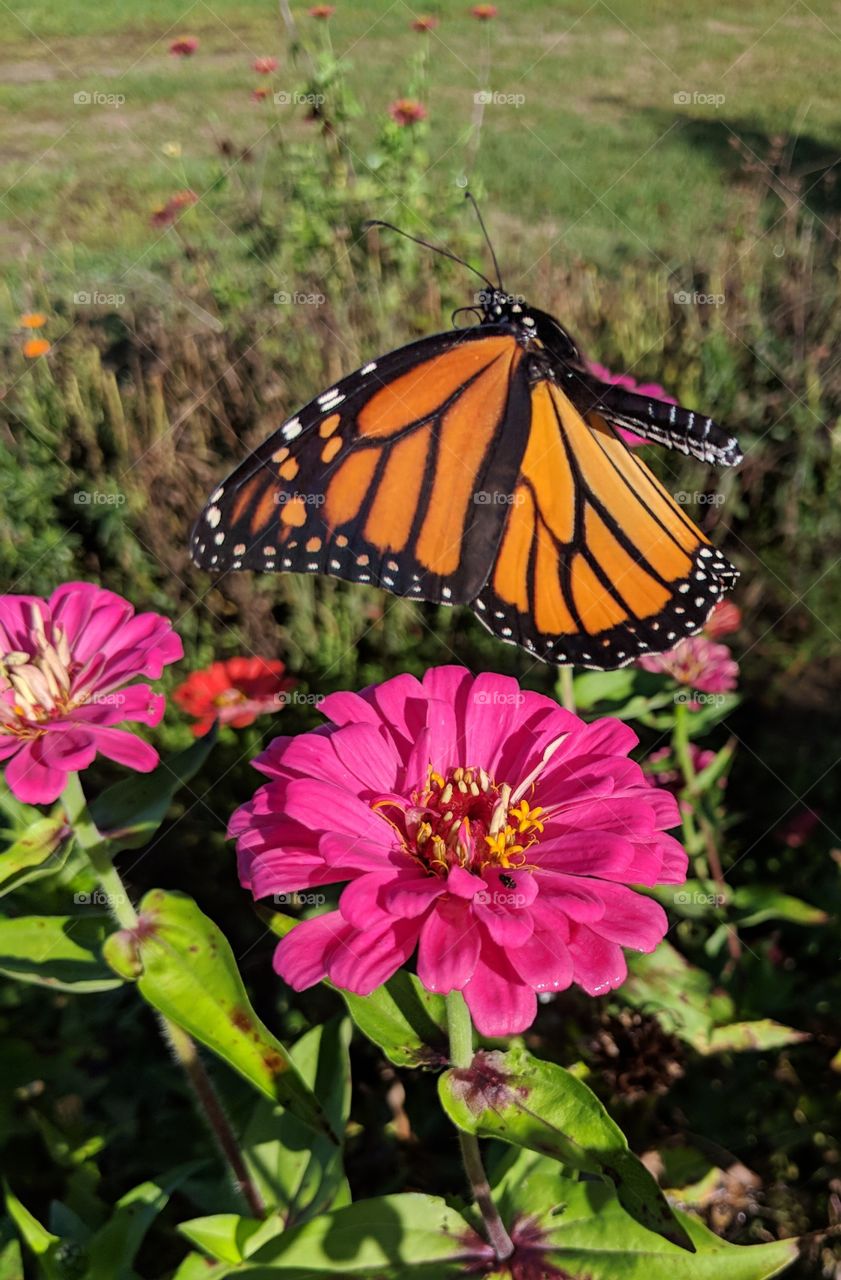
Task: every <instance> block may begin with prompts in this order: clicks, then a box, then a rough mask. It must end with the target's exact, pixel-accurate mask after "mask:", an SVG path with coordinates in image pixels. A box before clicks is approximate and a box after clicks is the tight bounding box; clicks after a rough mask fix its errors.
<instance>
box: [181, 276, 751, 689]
mask: <svg viewBox="0 0 841 1280" xmlns="http://www.w3.org/2000/svg"><path fill="white" fill-rule="evenodd" d="M478 305H479V308H480V311H481V320H480V322H479V323H478V324H477V325H475V326H473V327H472V328H468V329H458V330H452V331H449V332H446V333H442V334H438V335H435V336H434V337H430V338H423V339H421V340H420V341H418V342H414V343H411V344H410V345H409V346H406V347H402V348H400V349H398V350H397V351H393V352H391V353H390V354H388V355H387V356H385V357H383V358H381V359H380V360H376V361H371V362H369V363H368V364H367V365H364V366H363V367H362V368H361V369H360V370H358V371H357V372H356V373H353V374H351V375H350V376H349V377H347V378H345V379H343V380H341V381H340V382H338V383H337V384H336V385H335V386H334V387H331V388H330V389H329V390H328V391H326V392H324V393H322V394H321V395H320V396H318V397H317V398H316V399H315V400H313V401H311V402H310V403H309V404H308V405H307V406H306V407H305V408H304V409H303V410H301V412H300V413H299V414H297V415H296V416H295V417H293V418H290V419H289V420H288V421H287V422H285V423H283V424H282V426H281V427H280V428H279V429H278V431H276V432H275V433H274V435H272V436H271V437H270V438H269V439H268V440H267V441H265V442H264V443H263V444H262V445H261V446H260V447H259V448H258V449H257V450H255V451H254V453H252V454H251V455H250V457H249V458H247V459H246V460H245V461H244V462H243V463H241V464H240V466H239V467H238V468H237V469H236V470H235V471H234V473H233V474H232V475H231V476H230V477H229V478H228V479H227V480H226V481H225V482H224V483H223V484H222V485H220V486H219V488H218V489H217V490H216V491H215V492H214V494H213V495H212V496H211V498H210V500H209V502H208V504H207V506H206V508H205V510H204V512H203V513H202V515H201V516H200V518H199V520H198V522H197V524H196V527H195V530H194V532H193V540H192V554H193V557H194V559H195V560H196V562H197V563H198V564H200V565H202V566H203V567H206V568H208V569H210V570H211V571H212V572H215V573H217V574H221V573H223V572H225V571H227V570H229V569H234V570H237V569H257V570H262V571H268V572H306V573H323V574H328V575H331V576H334V577H339V578H344V579H346V580H349V581H352V582H362V583H370V584H373V585H376V586H379V587H382V588H384V589H385V590H388V591H390V592H392V593H393V594H395V595H400V596H408V597H409V598H413V599H417V600H427V601H433V602H437V603H443V604H466V605H469V606H470V607H471V608H472V609H473V610H474V612H475V613H476V614H477V616H478V617H479V618H480V619H481V621H482V622H483V623H484V624H485V625H486V626H487V627H488V628H489V630H491V631H492V632H493V633H494V634H496V635H497V636H499V637H500V638H501V639H502V640H505V641H508V642H511V643H519V644H521V645H522V646H523V647H524V648H526V649H527V650H528V651H529V652H531V653H532V654H534V655H535V656H536V657H538V658H541V659H543V660H545V661H550V662H556V663H568V662H570V663H576V664H580V665H584V666H591V667H595V668H598V669H605V668H610V667H617V666H622V665H624V664H625V663H627V662H630V661H632V660H633V659H634V658H635V657H637V656H638V655H639V654H641V653H644V652H652V651H655V652H657V651H660V650H663V649H667V648H670V647H671V646H672V645H673V644H675V643H677V641H678V640H679V639H681V638H682V637H683V636H685V635H689V634H692V633H693V632H694V631H697V630H698V629H699V628H700V627H701V626H702V625H703V623H704V621H705V620H706V618H707V616H708V615H709V612H710V610H711V609H712V607H713V606H714V604H715V603H716V601H717V600H718V599H719V598H720V597H721V595H722V594H723V592H724V591H725V590H727V589H729V588H730V586H732V584H733V581H734V580H735V577H736V573H735V570H734V569H733V568H732V567H731V566H730V565H729V564H728V563H727V562H726V561H725V560H724V558H723V557H722V556H721V555H720V553H719V552H717V551H716V550H715V549H714V548H712V547H711V546H710V545H709V543H708V541H707V539H706V537H705V536H704V534H702V533H701V532H700V531H699V530H698V529H696V527H695V526H694V525H693V524H692V522H691V521H690V520H689V519H688V518H687V517H686V515H685V514H684V512H683V511H682V509H681V508H680V506H679V505H678V504H677V503H676V502H675V501H674V499H673V498H672V496H671V495H670V494H668V493H667V492H666V491H665V490H664V489H663V487H662V485H660V483H659V481H657V480H656V478H655V477H654V476H653V474H652V473H651V472H650V471H649V469H648V468H647V467H646V466H645V464H644V463H643V462H642V461H641V460H640V459H639V458H638V457H637V456H636V455H635V454H634V453H633V452H632V451H631V450H629V449H628V447H627V446H626V445H625V443H624V442H623V440H622V439H621V438H620V436H619V435H618V433H617V430H616V428H622V427H626V426H627V427H629V428H630V429H632V430H633V431H634V432H636V433H638V434H640V435H642V436H643V437H644V438H645V439H646V440H651V441H653V442H656V443H662V444H666V445H667V446H669V447H672V448H677V449H680V450H681V451H682V452H685V453H691V454H693V456H696V457H699V458H701V459H703V460H704V461H707V462H718V463H723V464H725V465H731V464H732V463H734V462H737V461H738V460H739V458H740V455H739V453H738V446H737V444H736V442H735V440H733V438H732V437H730V436H728V435H727V434H726V433H725V432H724V431H723V430H722V428H720V427H718V426H717V425H716V424H715V423H714V422H712V420H711V419H709V418H704V417H702V416H701V415H696V414H694V413H692V412H691V411H688V410H685V409H682V408H680V407H679V406H675V405H667V404H664V403H663V402H661V401H656V400H650V399H648V398H646V397H642V396H638V395H634V394H632V393H629V392H627V391H624V390H622V389H621V388H618V387H614V386H612V385H609V384H607V383H604V382H602V381H600V380H599V379H598V378H596V377H595V376H594V375H593V374H592V373H591V372H590V371H589V370H588V368H587V365H586V362H585V361H584V360H583V358H582V356H581V354H580V352H579V350H578V347H577V346H576V344H575V342H574V341H573V339H572V338H571V337H570V335H569V334H568V333H567V332H566V330H565V329H564V328H563V327H562V326H561V325H560V324H559V323H558V322H557V321H556V320H555V319H554V318H553V317H552V316H550V315H548V314H547V313H546V312H542V311H539V310H538V309H536V308H532V307H529V306H528V305H527V304H526V303H525V302H524V301H523V300H522V299H520V298H516V297H511V296H509V295H507V294H505V293H504V292H503V291H502V290H499V289H492V288H488V289H487V290H485V291H483V292H482V293H481V294H480V295H479V299H478Z"/></svg>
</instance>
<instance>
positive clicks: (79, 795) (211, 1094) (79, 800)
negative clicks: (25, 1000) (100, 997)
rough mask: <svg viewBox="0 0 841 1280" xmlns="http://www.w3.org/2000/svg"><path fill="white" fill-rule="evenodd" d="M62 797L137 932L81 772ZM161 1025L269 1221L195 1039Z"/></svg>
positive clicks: (124, 921) (251, 1201) (110, 894)
mask: <svg viewBox="0 0 841 1280" xmlns="http://www.w3.org/2000/svg"><path fill="white" fill-rule="evenodd" d="M61 799H62V803H63V805H64V811H65V813H66V815H67V821H68V823H69V825H70V826H71V827H72V828H73V833H74V835H75V837H76V840H77V841H78V843H79V846H80V847H81V849H82V850H83V851H84V853H85V855H86V857H87V859H88V861H89V862H90V864H91V866H92V868H93V870H94V871H95V872H96V876H97V879H98V880H99V883H100V884H101V886H102V888H103V891H104V893H105V898H106V902H107V904H108V906H109V908H110V910H111V914H112V915H113V917H114V919H115V920H116V922H117V924H118V925H120V927H121V928H122V929H136V928H137V925H138V923H139V917H138V914H137V912H136V911H135V909H134V904H133V902H132V900H131V898H130V897H129V895H128V891H127V890H126V886H125V884H124V883H123V880H122V877H121V876H120V873H119V871H118V870H117V868H116V867H115V866H114V861H113V857H112V853H111V848H110V845H109V842H108V841H107V840H105V839H103V837H102V835H101V834H100V832H99V831H98V830H97V827H96V823H95V822H94V820H93V818H92V817H91V814H90V810H89V809H88V805H87V801H86V799H85V793H84V791H83V789H82V783H81V780H80V778H79V775H78V773H71V774H69V775H68V778H67V782H66V784H65V787H64V791H63V792H62V796H61ZM160 1023H161V1030H162V1033H163V1036H164V1039H165V1040H166V1042H167V1044H169V1046H170V1048H171V1049H172V1052H173V1054H174V1055H175V1057H176V1059H177V1060H178V1062H179V1063H180V1065H181V1066H182V1067H183V1069H184V1074H185V1075H186V1077H187V1080H188V1081H189V1084H190V1086H191V1088H192V1090H193V1094H194V1096H195V1098H196V1101H197V1103H198V1105H199V1108H200V1110H201V1111H202V1113H203V1115H204V1117H205V1120H206V1121H207V1124H208V1127H209V1128H210V1131H211V1133H212V1134H213V1136H214V1138H215V1139H216V1141H217V1143H218V1145H219V1149H220V1151H221V1152H222V1154H223V1156H224V1157H225V1159H226V1160H227V1162H228V1165H229V1166H230V1169H231V1172H232V1174H233V1176H234V1180H235V1182H236V1185H237V1187H238V1188H239V1190H240V1192H241V1193H242V1196H243V1198H244V1199H245V1202H246V1204H247V1205H248V1208H249V1211H250V1212H251V1213H253V1214H254V1216H255V1217H258V1218H262V1217H265V1212H266V1209H265V1205H264V1204H263V1201H262V1199H261V1198H260V1194H259V1192H258V1190H257V1188H256V1187H255V1185H254V1183H253V1182H252V1180H251V1178H250V1177H249V1174H248V1169H247V1167H246V1164H245V1160H244V1159H243V1155H242V1152H241V1151H240V1149H239V1144H238V1143H237V1140H236V1136H235V1135H234V1131H233V1129H232V1128H231V1126H230V1123H229V1121H228V1117H227V1115H226V1114H225V1108H224V1107H223V1106H222V1102H221V1100H220V1098H219V1095H218V1094H217V1092H216V1090H215V1089H214V1087H213V1084H212V1082H211V1079H210V1077H209V1075H208V1074H207V1072H206V1071H205V1069H204V1066H203V1065H202V1063H201V1060H200V1058H199V1055H198V1050H197V1049H196V1045H195V1041H194V1040H193V1039H192V1038H191V1037H190V1036H188V1035H187V1033H186V1031H182V1029H181V1028H180V1027H178V1026H176V1025H175V1023H174V1022H170V1020H169V1018H164V1017H161V1019H160Z"/></svg>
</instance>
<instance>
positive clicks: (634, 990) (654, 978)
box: [621, 942, 734, 1051]
mask: <svg viewBox="0 0 841 1280" xmlns="http://www.w3.org/2000/svg"><path fill="white" fill-rule="evenodd" d="M621 998H622V999H623V1000H624V1001H626V1002H627V1003H628V1004H630V1005H632V1006H633V1007H634V1008H636V1009H640V1010H641V1011H642V1012H643V1013H649V1014H653V1015H654V1016H655V1017H656V1018H657V1020H658V1021H659V1022H660V1024H661V1026H662V1027H663V1028H664V1029H665V1030H666V1031H668V1032H670V1033H671V1034H672V1035H676V1036H678V1037H679V1038H680V1039H681V1040H685V1041H686V1042H687V1043H688V1044H691V1045H692V1046H693V1047H694V1048H695V1049H698V1050H699V1051H703V1049H704V1047H705V1046H706V1045H707V1044H708V1043H709V1037H710V1035H711V1033H712V1029H713V1026H714V1024H715V1022H716V1021H726V1020H727V1019H729V1018H732V1016H733V1012H734V1008H733V1002H732V1001H731V1000H730V998H729V996H727V995H725V994H724V993H723V992H722V993H721V995H720V996H718V995H714V993H713V980H712V978H711V977H710V975H709V974H708V973H705V972H704V970H703V969H698V968H696V967H695V966H694V965H691V964H690V963H689V961H688V960H686V959H684V957H683V956H682V955H681V954H680V952H679V951H676V950H675V949H674V947H672V946H671V945H670V944H669V943H668V942H662V943H661V944H660V946H659V947H658V948H657V949H656V951H653V952H652V953H651V954H650V955H634V956H629V957H628V978H627V979H626V981H625V982H624V983H623V985H622V990H621Z"/></svg>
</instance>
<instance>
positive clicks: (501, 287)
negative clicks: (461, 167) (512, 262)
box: [464, 191, 505, 293]
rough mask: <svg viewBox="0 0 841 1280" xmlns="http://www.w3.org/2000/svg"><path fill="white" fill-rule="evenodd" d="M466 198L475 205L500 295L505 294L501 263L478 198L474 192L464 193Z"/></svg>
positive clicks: (475, 211)
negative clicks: (477, 200) (497, 257)
mask: <svg viewBox="0 0 841 1280" xmlns="http://www.w3.org/2000/svg"><path fill="white" fill-rule="evenodd" d="M464 198H465V200H469V201H470V203H471V204H472V205H473V211H474V213H475V214H476V217H477V218H478V219H479V226H480V227H481V228H482V235H483V236H484V237H485V244H486V245H487V246H488V249H489V250H490V254H491V260H492V262H493V264H494V271H495V272H496V280H497V284H498V286H499V291H500V293H504V292H505V286H504V285H503V283H502V272H501V271H500V269H499V263H498V262H497V260H496V254H495V253H494V247H493V245H492V244H491V238H490V236H489V235H488V228H487V227H486V226H485V220H484V218H483V217H482V213H481V210H480V209H479V205H478V204H477V202H476V197H475V196H474V194H473V192H472V191H465V193H464Z"/></svg>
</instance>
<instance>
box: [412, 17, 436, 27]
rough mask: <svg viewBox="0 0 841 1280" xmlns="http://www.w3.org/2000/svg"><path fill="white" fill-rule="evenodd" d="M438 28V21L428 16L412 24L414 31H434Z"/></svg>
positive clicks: (416, 19)
mask: <svg viewBox="0 0 841 1280" xmlns="http://www.w3.org/2000/svg"><path fill="white" fill-rule="evenodd" d="M437 26H438V19H437V18H433V17H431V16H430V15H428V14H426V15H424V16H423V17H421V18H415V20H414V22H413V23H412V30H413V31H434V30H435V28H436V27H437Z"/></svg>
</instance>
